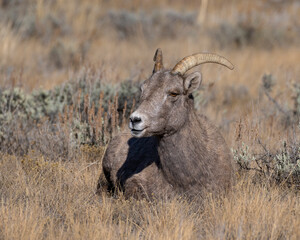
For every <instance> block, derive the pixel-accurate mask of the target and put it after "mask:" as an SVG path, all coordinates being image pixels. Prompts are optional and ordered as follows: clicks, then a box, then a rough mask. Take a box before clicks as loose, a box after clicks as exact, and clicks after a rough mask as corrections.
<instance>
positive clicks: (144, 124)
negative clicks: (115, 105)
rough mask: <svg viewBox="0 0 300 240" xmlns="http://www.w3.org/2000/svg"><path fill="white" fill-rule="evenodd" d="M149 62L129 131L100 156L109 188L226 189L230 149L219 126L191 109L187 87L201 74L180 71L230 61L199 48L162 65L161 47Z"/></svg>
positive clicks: (138, 192) (143, 191) (147, 193)
mask: <svg viewBox="0 0 300 240" xmlns="http://www.w3.org/2000/svg"><path fill="white" fill-rule="evenodd" d="M154 61H155V65H154V69H153V74H152V76H151V77H150V78H149V79H147V80H146V81H145V82H144V83H143V85H142V87H141V91H142V93H141V98H140V105H139V107H138V109H137V110H136V111H135V112H133V113H132V114H131V116H130V119H129V121H130V122H129V128H130V130H131V135H132V136H131V135H130V133H129V132H128V133H121V134H120V135H118V136H116V137H115V138H114V139H112V141H111V142H110V144H109V145H108V148H107V151H106V153H105V155H104V159H103V163H102V166H103V173H104V175H105V178H106V181H107V182H108V185H107V186H108V188H109V189H110V190H116V189H119V190H121V191H123V192H124V194H125V197H130V196H133V197H152V196H154V197H158V196H161V195H167V196H171V195H173V194H174V193H175V194H177V193H179V194H182V193H184V194H187V195H192V196H194V195H198V194H200V193H201V192H202V190H208V191H211V192H216V191H217V192H219V190H224V189H228V188H229V187H230V185H231V178H232V169H233V168H232V163H231V155H230V151H229V149H228V147H227V145H226V143H225V141H224V139H223V137H222V136H221V134H220V133H219V131H218V129H217V128H216V127H214V126H213V125H212V124H211V123H210V121H209V120H208V119H207V118H206V117H205V116H202V115H198V114H197V113H196V111H195V109H194V100H193V96H192V92H193V91H195V90H196V89H197V88H198V87H199V85H200V83H201V74H200V73H199V72H193V73H191V74H189V75H187V76H185V73H186V72H187V71H188V70H190V69H191V68H193V67H195V66H197V65H200V64H203V63H217V64H221V65H223V66H226V67H228V68H229V69H233V65H232V64H231V63H230V62H229V61H228V60H227V59H225V58H224V57H221V56H218V55H216V54H209V53H199V54H194V55H191V56H188V57H185V58H183V59H182V60H181V61H180V62H179V63H177V64H176V65H175V67H174V68H173V69H172V70H165V69H164V67H163V59H162V52H161V50H160V49H157V51H156V53H155V56H154ZM103 179H104V178H102V177H100V179H99V183H98V189H99V188H101V186H103V184H102V183H103Z"/></svg>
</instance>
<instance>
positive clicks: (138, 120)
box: [131, 117, 142, 123]
mask: <svg viewBox="0 0 300 240" xmlns="http://www.w3.org/2000/svg"><path fill="white" fill-rule="evenodd" d="M141 121H142V119H141V118H140V117H134V118H133V119H131V122H132V123H139V122H141Z"/></svg>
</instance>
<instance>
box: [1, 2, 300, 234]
mask: <svg viewBox="0 0 300 240" xmlns="http://www.w3.org/2000/svg"><path fill="white" fill-rule="evenodd" d="M0 6H1V7H0V83H1V87H0V239H299V238H300V230H299V225H300V218H299V216H300V201H299V189H300V138H299V136H300V125H299V124H300V122H299V121H300V84H299V82H300V71H299V66H298V65H299V64H298V63H299V56H300V48H299V47H300V46H299V43H298V41H297V40H298V39H299V37H300V36H299V26H300V22H299V10H300V5H299V3H298V1H294V0H289V1H271V0H261V1H256V0H255V1H238V0H230V1H226V3H225V1H221V0H214V1H208V8H207V9H206V15H205V16H200V17H199V12H201V13H203V11H200V6H199V1H195V0H187V1H184V2H182V1H171V0H163V1H158V0H154V1H143V2H142V3H140V2H139V3H138V2H136V1H121V0H115V1H94V0H91V1H81V0H79V1H70V2H68V4H66V2H65V1H60V0H58V1H43V0H41V1H40V0H39V1H35V0H26V1H18V0H16V1H15V0H14V1H6V0H3V1H0ZM198 10H199V11H198ZM199 19H201V21H200V20H199ZM157 47H161V48H162V49H163V51H164V61H165V65H166V66H167V67H172V66H173V64H174V63H175V62H176V61H177V60H179V58H180V57H183V56H185V55H187V54H190V53H193V52H198V51H212V52H217V53H220V54H221V55H224V56H226V57H228V58H229V59H230V60H231V61H232V62H233V63H234V64H235V71H233V72H229V71H226V70H224V69H223V68H218V67H216V66H214V67H211V66H210V65H206V66H205V67H203V69H202V73H203V84H202V87H201V89H200V91H198V92H196V93H195V94H194V96H195V104H196V108H197V110H198V112H199V113H203V114H205V115H207V116H208V117H209V118H210V119H211V120H212V121H214V122H215V123H216V124H217V126H219V128H220V129H221V131H222V133H223V135H224V137H225V138H226V141H227V142H228V145H229V146H230V148H231V149H232V155H233V160H234V161H235V162H236V163H237V168H236V172H235V175H236V184H235V186H234V188H233V189H232V191H230V192H229V193H228V194H227V195H224V196H213V195H211V194H210V193H207V195H206V196H204V197H203V199H194V200H193V201H192V202H191V201H188V200H186V199H184V198H182V197H181V196H178V197H176V198H174V199H158V200H156V201H153V202H148V201H146V200H142V201H137V200H134V199H129V200H125V199H123V197H122V196H119V197H117V198H114V197H111V196H110V195H108V194H107V193H106V192H102V193H100V195H97V194H96V193H95V191H96V185H97V180H98V178H99V175H100V174H101V161H102V158H103V154H104V152H105V149H106V146H107V143H108V142H109V140H110V139H111V137H113V136H114V135H115V134H118V132H119V131H126V129H127V118H128V116H129V114H130V112H131V111H133V110H134V108H135V107H136V106H137V104H138V99H139V94H140V91H139V85H140V83H141V82H142V81H143V80H144V79H145V78H147V77H148V76H149V74H150V73H151V70H152V66H153V65H152V64H153V62H152V57H153V53H154V51H155V49H156V48H157Z"/></svg>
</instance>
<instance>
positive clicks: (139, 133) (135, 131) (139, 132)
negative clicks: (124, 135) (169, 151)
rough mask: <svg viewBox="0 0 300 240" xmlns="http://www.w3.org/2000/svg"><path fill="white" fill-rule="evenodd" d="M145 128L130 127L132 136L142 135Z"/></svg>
mask: <svg viewBox="0 0 300 240" xmlns="http://www.w3.org/2000/svg"><path fill="white" fill-rule="evenodd" d="M145 130H146V129H145V128H144V129H141V130H140V129H134V128H132V129H131V135H132V136H134V137H140V136H142V135H143V133H144V132H145Z"/></svg>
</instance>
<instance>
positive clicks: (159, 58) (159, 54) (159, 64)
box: [153, 48, 164, 73]
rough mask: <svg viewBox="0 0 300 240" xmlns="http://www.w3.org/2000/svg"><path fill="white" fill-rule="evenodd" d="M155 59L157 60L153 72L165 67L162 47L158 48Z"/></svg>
mask: <svg viewBox="0 0 300 240" xmlns="http://www.w3.org/2000/svg"><path fill="white" fill-rule="evenodd" d="M153 61H154V62H155V64H154V69H153V73H155V72H158V71H160V70H162V69H163V68H164V64H163V56H162V51H161V49H160V48H158V49H157V50H156V52H155V54H154V57H153Z"/></svg>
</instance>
